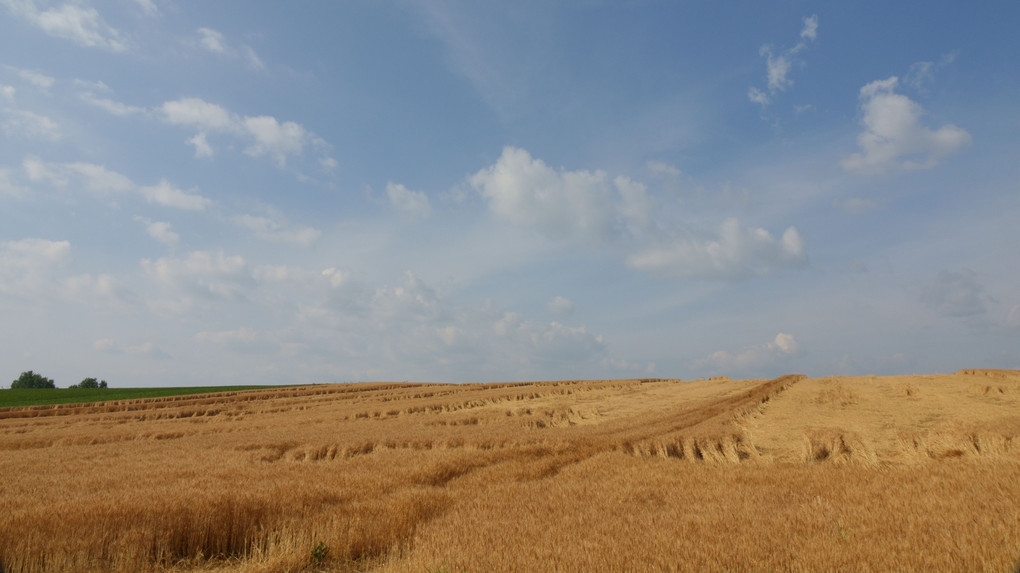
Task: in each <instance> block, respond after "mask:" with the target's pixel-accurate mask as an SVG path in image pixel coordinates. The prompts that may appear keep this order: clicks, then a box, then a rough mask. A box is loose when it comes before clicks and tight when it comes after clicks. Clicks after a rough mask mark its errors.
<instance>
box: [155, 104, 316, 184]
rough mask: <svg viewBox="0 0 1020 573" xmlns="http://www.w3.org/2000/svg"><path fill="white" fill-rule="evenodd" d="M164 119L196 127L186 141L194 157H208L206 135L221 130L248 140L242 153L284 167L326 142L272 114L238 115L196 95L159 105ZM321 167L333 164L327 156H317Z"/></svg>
mask: <svg viewBox="0 0 1020 573" xmlns="http://www.w3.org/2000/svg"><path fill="white" fill-rule="evenodd" d="M159 111H160V113H161V114H162V117H163V121H165V122H166V123H169V124H172V125H181V126H185V127H191V128H195V129H196V130H197V131H198V133H197V134H196V135H195V136H194V137H192V138H191V139H188V140H187V142H188V143H190V144H191V145H194V146H195V156H196V157H210V156H211V154H212V151H213V150H212V146H211V145H210V144H209V141H208V139H207V134H209V133H220V134H227V135H233V136H235V137H239V138H242V139H243V140H247V142H248V146H247V147H246V148H245V150H244V152H245V153H246V154H248V155H250V156H252V157H261V156H264V155H268V156H269V157H271V158H273V160H274V161H275V162H276V164H277V165H278V166H279V167H281V168H283V167H286V164H287V158H288V157H291V156H300V155H302V154H303V153H304V151H305V148H306V147H307V146H314V147H317V148H319V149H320V150H325V149H326V148H328V144H327V143H326V142H325V141H324V140H322V139H321V138H320V137H318V136H317V135H315V134H314V133H312V132H311V131H309V130H307V129H305V127H304V126H302V125H301V124H299V123H295V122H293V121H284V122H280V121H279V120H277V119H276V118H275V117H273V116H269V115H260V116H243V117H242V116H240V115H237V114H234V113H231V112H229V111H227V110H226V109H224V108H223V107H221V106H218V105H216V104H213V103H209V102H207V101H204V100H202V99H199V98H181V99H179V100H174V101H168V102H165V103H163V105H162V106H160V108H159ZM319 162H320V163H319V165H320V166H321V167H324V168H330V169H331V168H332V167H335V163H336V162H335V160H333V159H332V158H331V157H329V156H323V157H320V158H319Z"/></svg>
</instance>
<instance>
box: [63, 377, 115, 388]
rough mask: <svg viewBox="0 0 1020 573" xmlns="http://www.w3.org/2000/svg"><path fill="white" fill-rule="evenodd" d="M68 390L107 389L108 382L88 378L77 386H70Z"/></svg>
mask: <svg viewBox="0 0 1020 573" xmlns="http://www.w3.org/2000/svg"><path fill="white" fill-rule="evenodd" d="M68 388H91V389H99V388H106V380H103V381H102V382H100V381H99V380H96V379H95V378H86V379H84V380H82V381H81V382H79V383H77V384H72V385H70V386H68Z"/></svg>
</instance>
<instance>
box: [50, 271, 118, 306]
mask: <svg viewBox="0 0 1020 573" xmlns="http://www.w3.org/2000/svg"><path fill="white" fill-rule="evenodd" d="M61 288H62V291H63V292H62V293H61V294H63V296H64V297H65V298H66V299H69V300H72V301H76V302H81V301H82V300H83V299H84V298H86V297H87V298H93V297H98V298H102V299H107V300H117V299H120V298H121V297H122V295H123V294H124V292H125V289H124V287H123V286H122V285H121V284H120V281H118V280H117V279H116V278H114V277H113V276H111V275H108V274H100V275H98V276H92V275H89V274H84V275H79V276H75V277H68V278H66V279H64V280H63V281H61Z"/></svg>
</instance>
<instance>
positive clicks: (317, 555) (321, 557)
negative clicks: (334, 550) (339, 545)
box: [312, 541, 329, 565]
mask: <svg viewBox="0 0 1020 573" xmlns="http://www.w3.org/2000/svg"><path fill="white" fill-rule="evenodd" d="M327 555H329V547H326V544H325V543H323V542H322V541H320V542H318V543H316V544H315V547H313V548H312V565H321V564H322V562H323V561H325V560H326V556H327Z"/></svg>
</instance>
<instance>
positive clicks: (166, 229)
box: [135, 217, 181, 249]
mask: <svg viewBox="0 0 1020 573" xmlns="http://www.w3.org/2000/svg"><path fill="white" fill-rule="evenodd" d="M135 221H138V222H139V223H142V224H143V225H145V231H146V232H147V233H148V234H149V236H150V237H152V238H153V239H155V240H157V241H159V242H160V243H163V244H164V245H166V246H168V247H170V248H171V249H173V248H176V247H177V244H178V243H179V242H180V240H181V236H180V235H178V234H177V233H175V232H174V231H173V227H172V226H171V225H170V223H167V222H164V221H150V220H149V219H147V218H145V217H135Z"/></svg>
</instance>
